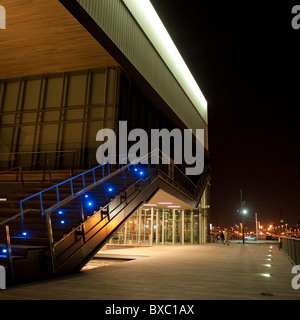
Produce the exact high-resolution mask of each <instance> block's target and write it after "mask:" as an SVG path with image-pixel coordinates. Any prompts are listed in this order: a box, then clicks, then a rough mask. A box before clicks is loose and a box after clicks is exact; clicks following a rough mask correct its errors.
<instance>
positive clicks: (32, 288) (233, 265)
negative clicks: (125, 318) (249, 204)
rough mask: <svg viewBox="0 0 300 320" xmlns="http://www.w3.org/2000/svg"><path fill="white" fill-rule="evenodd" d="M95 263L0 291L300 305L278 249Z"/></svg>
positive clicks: (235, 247) (169, 249) (120, 254)
mask: <svg viewBox="0 0 300 320" xmlns="http://www.w3.org/2000/svg"><path fill="white" fill-rule="evenodd" d="M270 247H272V248H270ZM269 255H272V256H269ZM96 258H97V259H95V260H93V261H91V262H90V263H89V265H88V266H87V268H85V270H84V271H82V272H80V273H78V274H76V275H72V276H68V277H63V278H59V279H54V280H49V281H43V282H39V283H34V284H29V285H23V286H18V287H14V288H9V289H7V290H0V300H1V299H2V300H4V299H39V300H48V299H55V300H65V299H72V300H74V299H80V300H84V299H89V300H91V299H92V300H94V299H97V300H121V299H124V300H204V299H205V300H225V299H226V300H228V299H231V300H232V299H234V300H245V299H247V300H286V299H289V300H296V299H297V300H300V290H294V289H293V288H292V286H291V280H292V278H293V277H294V276H295V275H293V274H292V273H291V269H292V266H293V265H292V263H291V262H290V260H289V259H288V257H287V256H286V255H285V254H284V252H283V251H282V250H280V251H279V249H278V245H277V244H276V245H270V244H266V243H265V244H256V243H253V244H238V243H236V244H231V245H229V246H224V245H222V244H205V245H193V246H192V245H191V246H167V245H166V246H153V247H138V248H129V249H115V250H105V251H101V252H99V253H98V254H97V256H96ZM103 258H105V259H106V260H103ZM99 259H100V260H99ZM123 259H124V260H123ZM267 259H272V260H267ZM97 261H100V262H101V261H104V263H103V265H102V266H101V267H99V264H97ZM105 261H106V263H105ZM114 262H118V263H114ZM100 265H101V263H100ZM267 265H272V266H271V267H270V266H267ZM268 274H271V276H268Z"/></svg>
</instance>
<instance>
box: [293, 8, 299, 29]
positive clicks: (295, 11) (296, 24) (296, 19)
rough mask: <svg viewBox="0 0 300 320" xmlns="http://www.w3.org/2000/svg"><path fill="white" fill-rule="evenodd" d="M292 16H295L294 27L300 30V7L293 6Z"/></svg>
mask: <svg viewBox="0 0 300 320" xmlns="http://www.w3.org/2000/svg"><path fill="white" fill-rule="evenodd" d="M292 14H293V15H295V16H294V17H293V19H292V27H293V29H295V30H298V29H300V5H295V6H293V8H292Z"/></svg>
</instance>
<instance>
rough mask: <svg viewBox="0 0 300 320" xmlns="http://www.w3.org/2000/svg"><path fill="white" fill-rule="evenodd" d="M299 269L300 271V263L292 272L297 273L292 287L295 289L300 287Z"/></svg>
mask: <svg viewBox="0 0 300 320" xmlns="http://www.w3.org/2000/svg"><path fill="white" fill-rule="evenodd" d="M299 271H300V265H296V266H294V267H293V268H292V273H293V274H296V275H295V276H294V277H293V279H292V288H293V289H295V290H299V289H300V283H298V280H299V279H300V272H299ZM298 272H299V273H298Z"/></svg>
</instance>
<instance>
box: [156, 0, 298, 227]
mask: <svg viewBox="0 0 300 320" xmlns="http://www.w3.org/2000/svg"><path fill="white" fill-rule="evenodd" d="M151 2H152V4H153V5H154V7H155V9H156V10H157V12H158V14H159V16H160V17H161V19H162V21H163V23H164V25H165V26H166V28H167V30H168V31H169V33H170V35H171V37H172V39H173V41H174V42H175V44H176V46H177V48H178V49H179V51H180V53H181V54H182V56H183V58H184V60H185V61H186V63H187V65H188V67H189V68H190V70H191V72H192V74H193V75H194V77H195V79H196V81H197V82H198V84H199V86H200V88H201V90H202V91H203V93H204V95H205V97H206V99H207V100H208V105H209V111H208V117H209V143H210V153H211V165H212V189H211V214H212V223H214V224H223V225H231V224H233V223H239V222H240V220H241V219H240V218H239V216H238V214H237V213H236V210H237V209H239V203H240V197H239V195H240V193H239V190H240V189H243V195H244V200H245V201H246V206H247V208H248V210H249V219H250V221H251V220H254V213H255V212H257V213H258V218H259V220H261V222H262V223H264V224H269V223H278V222H279V218H280V210H282V213H283V218H284V220H285V222H286V223H289V224H294V223H295V221H296V220H300V174H299V168H300V116H299V115H300V112H299V108H300V50H299V42H300V30H294V29H293V28H292V26H291V20H292V17H293V15H292V14H291V10H292V7H293V6H294V5H295V4H297V2H295V1H286V0H285V1H278V2H276V3H274V2H272V1H257V0H254V1H251V2H247V3H245V2H244V1H231V0H228V1H223V2H220V3H219V2H216V1H202V0H198V1H194V0H186V1H182V0H151ZM262 2H263V5H262ZM299 4H300V2H299ZM250 221H249V222H250Z"/></svg>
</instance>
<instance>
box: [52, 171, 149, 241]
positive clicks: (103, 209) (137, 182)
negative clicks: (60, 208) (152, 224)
mask: <svg viewBox="0 0 300 320" xmlns="http://www.w3.org/2000/svg"><path fill="white" fill-rule="evenodd" d="M149 178H150V177H148V178H146V179H139V180H138V181H136V182H135V183H134V184H132V185H131V186H130V187H128V188H126V189H125V190H123V191H122V192H121V193H120V194H118V195H117V196H116V197H115V198H114V200H115V199H116V198H121V197H122V196H123V195H124V194H126V192H127V191H128V190H129V189H130V188H132V187H133V186H135V185H137V184H140V182H141V181H146V180H147V179H149ZM109 205H110V204H109V203H107V204H106V205H105V206H104V207H101V209H100V210H98V211H97V212H96V213H94V214H97V213H101V212H102V211H105V209H108V208H109ZM116 208H117V207H116ZM116 208H114V210H115V209H116ZM84 222H85V221H83V222H81V223H80V224H79V226H78V227H76V228H75V229H74V230H71V231H70V232H69V233H68V234H66V235H65V236H64V237H63V238H61V239H60V240H59V241H57V242H56V243H55V244H54V247H56V246H57V245H59V244H60V243H61V242H62V241H63V240H64V239H66V238H67V237H69V236H70V235H71V234H72V233H74V232H75V231H76V230H77V229H79V228H80V227H82V225H83V224H84Z"/></svg>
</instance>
